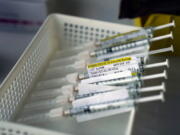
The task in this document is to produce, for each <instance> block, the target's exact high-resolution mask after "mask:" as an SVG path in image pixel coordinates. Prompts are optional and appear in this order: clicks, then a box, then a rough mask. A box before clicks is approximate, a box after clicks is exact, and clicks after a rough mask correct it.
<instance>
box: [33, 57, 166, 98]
mask: <svg viewBox="0 0 180 135" xmlns="http://www.w3.org/2000/svg"><path fill="white" fill-rule="evenodd" d="M161 66H166V67H169V62H168V59H167V60H166V61H164V62H159V63H153V64H147V65H142V64H139V63H136V62H135V63H132V64H131V63H130V64H126V65H120V66H119V67H117V68H116V70H115V71H114V73H115V72H123V71H126V70H129V71H131V72H138V73H141V72H143V71H144V69H146V68H155V67H161ZM112 73H113V72H112ZM106 74H111V73H107V72H106V73H103V74H98V76H101V75H103V76H104V75H106ZM90 77H91V76H89V75H88V73H83V74H78V73H71V74H68V75H66V76H65V77H61V78H55V79H49V80H44V81H40V82H39V83H38V84H37V86H36V87H35V89H36V90H44V89H54V88H60V87H61V86H63V85H68V84H78V83H79V82H80V80H82V79H87V78H90ZM49 96H51V94H50V95H49Z"/></svg>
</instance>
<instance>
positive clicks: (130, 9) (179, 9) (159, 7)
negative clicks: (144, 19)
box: [119, 0, 180, 18]
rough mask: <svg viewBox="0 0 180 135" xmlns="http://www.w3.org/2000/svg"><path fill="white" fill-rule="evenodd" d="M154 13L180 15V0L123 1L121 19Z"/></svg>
mask: <svg viewBox="0 0 180 135" xmlns="http://www.w3.org/2000/svg"><path fill="white" fill-rule="evenodd" d="M153 13H162V14H173V15H180V0H122V1H121V3H120V12H119V18H135V17H139V16H147V15H150V14H153Z"/></svg>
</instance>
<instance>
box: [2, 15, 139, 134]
mask: <svg viewBox="0 0 180 135" xmlns="http://www.w3.org/2000/svg"><path fill="white" fill-rule="evenodd" d="M136 29H138V28H136V27H132V26H127V25H121V24H113V23H108V22H102V21H96V20H91V19H84V18H79V17H73V16H66V15H61V14H53V15H50V16H49V17H48V18H47V19H46V21H45V22H44V24H43V25H42V27H41V29H40V30H39V32H38V33H37V34H36V36H35V37H34V39H33V40H32V42H31V43H30V44H29V46H28V47H27V49H26V50H25V51H24V53H23V54H22V56H21V57H20V59H19V60H18V62H17V64H16V65H15V66H14V68H13V69H12V70H11V72H10V73H9V75H8V76H7V77H6V79H5V80H4V82H3V83H2V84H1V87H0V120H6V121H15V119H16V117H17V116H18V114H19V113H20V112H21V110H22V107H23V105H24V104H25V103H26V99H27V98H28V96H29V95H30V94H31V91H32V90H33V88H34V86H35V85H36V83H37V82H38V80H40V78H41V77H42V75H43V73H44V71H45V70H46V68H47V65H48V63H49V61H50V60H51V57H52V56H53V55H54V54H55V52H56V51H58V50H60V49H62V50H63V49H64V48H68V47H70V46H78V45H82V44H83V43H85V42H88V41H92V40H98V39H101V38H103V37H106V36H109V35H113V34H116V33H119V32H128V31H131V30H136ZM134 115H135V110H134V108H132V110H131V111H130V112H127V113H123V114H119V115H115V116H111V117H107V118H103V119H98V120H92V121H88V122H84V123H80V124H79V123H77V122H76V121H75V119H73V118H68V119H65V118H64V119H63V120H60V121H54V122H50V123H44V124H43V125H38V126H40V127H43V128H47V129H51V130H56V131H60V132H61V131H62V132H67V133H70V134H78V135H84V134H86V135H88V134H91V135H92V134H98V135H101V134H103V135H105V134H107V135H109V134H113V135H116V134H119V135H130V134H131V129H132V125H133V119H134ZM7 125H8V124H7ZM0 127H1V125H0Z"/></svg>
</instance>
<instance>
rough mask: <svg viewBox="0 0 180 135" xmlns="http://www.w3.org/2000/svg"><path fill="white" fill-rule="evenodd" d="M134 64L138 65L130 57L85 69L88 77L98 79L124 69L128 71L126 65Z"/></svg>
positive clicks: (92, 65) (96, 64) (89, 66)
mask: <svg viewBox="0 0 180 135" xmlns="http://www.w3.org/2000/svg"><path fill="white" fill-rule="evenodd" d="M135 63H138V61H137V60H136V59H133V58H132V57H123V58H119V59H114V60H109V61H105V62H100V63H95V64H91V65H88V67H87V69H88V75H89V77H98V76H105V75H108V74H114V73H119V72H122V71H123V70H125V69H127V70H128V65H132V64H135ZM125 65H126V66H125Z"/></svg>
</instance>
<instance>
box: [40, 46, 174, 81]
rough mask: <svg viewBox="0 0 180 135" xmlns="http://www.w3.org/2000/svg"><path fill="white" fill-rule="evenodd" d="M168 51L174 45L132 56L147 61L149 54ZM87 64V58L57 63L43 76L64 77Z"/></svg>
mask: <svg viewBox="0 0 180 135" xmlns="http://www.w3.org/2000/svg"><path fill="white" fill-rule="evenodd" d="M168 51H173V46H171V47H168V48H162V49H158V50H153V51H149V52H142V53H139V54H135V55H130V56H135V57H138V58H143V59H142V60H144V62H145V61H146V60H147V57H148V55H153V54H157V53H163V52H168ZM104 56H105V55H104ZM128 56H129V55H127V56H122V57H114V58H112V59H115V58H123V57H128ZM86 66H87V62H85V60H80V61H76V62H74V63H73V64H71V65H66V66H59V65H56V66H55V67H51V68H48V69H47V71H46V73H45V75H44V77H43V78H44V80H49V79H53V78H59V77H62V76H64V75H66V74H69V73H74V72H77V71H78V72H82V71H83V70H85V68H86ZM78 68H79V69H78ZM66 69H67V70H66ZM79 78H80V79H83V78H84V77H83V76H80V77H79ZM85 78H86V76H85Z"/></svg>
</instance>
